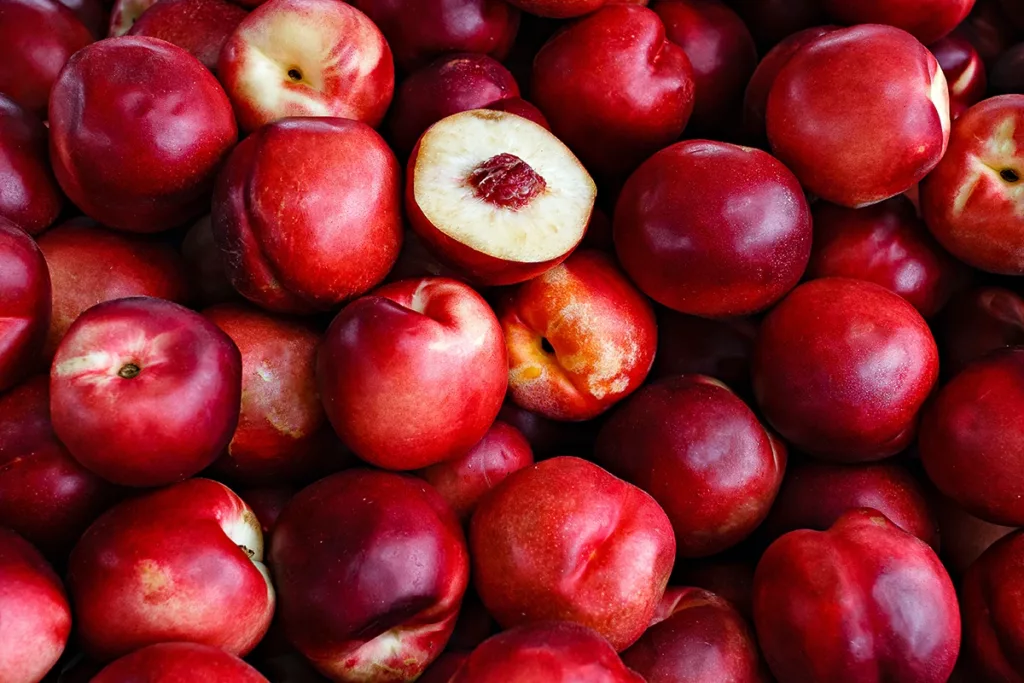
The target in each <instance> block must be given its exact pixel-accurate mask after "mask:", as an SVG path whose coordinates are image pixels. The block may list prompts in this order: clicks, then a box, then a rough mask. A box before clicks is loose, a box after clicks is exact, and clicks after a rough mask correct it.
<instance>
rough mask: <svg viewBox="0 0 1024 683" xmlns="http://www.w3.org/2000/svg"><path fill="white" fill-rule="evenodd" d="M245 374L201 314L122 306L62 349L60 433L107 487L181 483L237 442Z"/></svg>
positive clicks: (54, 398) (105, 312)
mask: <svg viewBox="0 0 1024 683" xmlns="http://www.w3.org/2000/svg"><path fill="white" fill-rule="evenodd" d="M241 376H242V361H241V356H240V354H239V352H238V349H237V348H236V347H235V345H234V343H232V341H231V339H230V337H228V336H227V335H226V334H224V333H223V332H222V331H221V330H220V329H218V328H217V326H216V325H214V324H213V323H212V322H210V321H208V320H207V319H206V318H204V317H203V316H201V315H199V314H198V313H195V312H194V311H190V310H189V309H187V308H185V307H183V306H179V305H178V304H174V303H171V302H169V301H164V300H163V299H153V298H149V297H133V298H129V299H115V300H114V301H108V302H105V303H102V304H98V305H96V306H93V307H92V308H90V309H89V310H88V311H86V312H85V313H83V314H82V315H81V317H79V318H78V320H77V321H75V323H74V324H73V325H72V326H71V329H69V330H68V333H67V335H66V336H65V337H64V339H63V341H61V343H60V346H58V347H57V354H56V355H55V356H54V359H53V365H52V367H51V369H50V411H51V415H52V420H53V429H54V432H56V434H57V436H58V438H59V439H60V440H61V441H62V442H63V443H64V445H65V446H67V448H68V450H69V451H70V452H71V455H73V456H74V457H75V459H76V460H78V462H80V463H81V464H83V465H85V466H86V467H87V468H88V469H90V470H92V471H93V472H96V473H97V474H99V475H100V476H102V477H103V478H104V479H107V480H108V481H112V482H114V483H117V484H124V485H126V486H163V485H166V484H170V483H172V482H176V481H181V480H182V479H186V478H188V477H191V476H193V475H195V474H197V473H198V472H199V471H200V470H202V469H204V468H206V467H208V466H209V465H210V464H211V463H212V462H213V461H214V460H216V459H217V456H218V455H220V454H221V452H222V450H223V449H224V448H225V447H226V446H227V444H228V442H229V441H230V440H231V435H232V434H233V433H234V430H235V425H236V424H237V423H238V411H239V404H240V402H241Z"/></svg>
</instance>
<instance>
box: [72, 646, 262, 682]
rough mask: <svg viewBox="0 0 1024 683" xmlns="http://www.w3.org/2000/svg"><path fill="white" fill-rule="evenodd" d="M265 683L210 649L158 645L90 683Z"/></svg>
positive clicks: (256, 674)
mask: <svg viewBox="0 0 1024 683" xmlns="http://www.w3.org/2000/svg"><path fill="white" fill-rule="evenodd" d="M140 680H145V681H146V683H185V681H188V683H267V679H266V678H264V677H263V676H261V675H260V673H259V672H258V671H256V669H254V668H252V667H251V666H249V665H248V664H246V663H245V662H243V661H242V660H241V659H239V658H238V657H235V656H233V655H230V654H228V653H227V652H224V651H223V650H220V649H218V648H216V647H210V646H209V645H197V644H195V643H160V644H159V645H150V646H149V647H144V648H142V649H141V650H136V651H135V652H133V653H131V654H129V655H125V656H124V657H122V658H121V659H119V660H117V661H116V662H113V663H112V664H110V665H108V666H107V667H106V668H105V669H103V670H102V671H100V672H99V673H98V674H97V675H96V677H95V678H93V679H92V681H91V683H137V682H138V681H140Z"/></svg>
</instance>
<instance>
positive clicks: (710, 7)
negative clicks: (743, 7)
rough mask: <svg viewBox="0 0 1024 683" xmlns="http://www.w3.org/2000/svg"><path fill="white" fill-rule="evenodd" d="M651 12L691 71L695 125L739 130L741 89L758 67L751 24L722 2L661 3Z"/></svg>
mask: <svg viewBox="0 0 1024 683" xmlns="http://www.w3.org/2000/svg"><path fill="white" fill-rule="evenodd" d="M650 7H651V9H652V10H654V11H655V12H656V13H657V14H658V16H659V17H661V20H662V22H664V24H665V35H666V36H668V39H669V40H670V41H672V42H673V43H675V44H677V45H679V46H680V47H682V48H683V50H684V51H685V52H686V56H687V57H688V58H689V59H690V65H691V66H692V67H693V81H694V86H695V87H696V97H695V100H694V105H693V116H692V117H691V119H690V123H691V125H692V126H693V127H694V128H696V129H699V130H702V131H709V130H715V131H723V132H724V131H726V130H728V129H730V128H732V127H733V126H735V124H736V123H737V121H736V120H735V118H736V117H735V114H736V112H737V111H738V109H739V106H740V101H741V100H742V98H743V89H744V88H745V87H746V85H747V81H749V80H750V76H751V74H753V73H754V67H756V66H757V46H756V45H754V39H753V38H752V37H751V35H750V31H749V30H748V29H747V25H746V24H744V23H743V20H742V19H740V18H739V16H738V15H737V14H736V12H734V11H733V10H732V9H730V8H729V7H728V6H727V5H725V4H724V3H722V2H721V1H720V0H658V1H657V2H654V3H652V4H651V6H650Z"/></svg>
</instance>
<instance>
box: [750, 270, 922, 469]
mask: <svg viewBox="0 0 1024 683" xmlns="http://www.w3.org/2000/svg"><path fill="white" fill-rule="evenodd" d="M938 374H939V354H938V350H937V349H936V347H935V340H934V339H933V338H932V334H931V331H930V330H929V329H928V325H927V323H925V321H924V318H922V317H921V314H920V313H918V312H917V310H916V309H914V307H913V306H911V305H910V304H909V303H908V302H907V301H906V300H904V299H903V298H901V297H899V296H897V295H896V294H893V293H892V292H890V291H888V290H886V289H884V288H882V287H880V286H878V285H876V284H872V283H870V282H861V281H859V280H849V279H846V278H822V279H820V280H812V281H811V282H807V283H805V284H803V285H801V286H799V287H797V288H796V289H795V290H793V292H792V293H791V294H790V295H789V296H788V297H786V298H785V299H783V301H782V303H780V304H779V305H778V306H776V307H775V308H774V309H773V310H772V311H771V313H769V314H768V315H767V316H766V317H765V319H764V321H763V322H762V323H761V328H760V332H759V334H758V340H757V344H756V346H755V348H754V359H753V380H754V395H755V397H756V398H757V403H758V405H759V407H760V408H761V411H762V412H763V414H764V416H765V417H766V418H767V420H768V422H769V423H771V425H772V426H773V427H774V428H775V429H776V430H777V431H778V432H779V434H781V435H782V437H783V438H784V439H786V441H788V442H789V443H791V444H792V445H793V446H795V447H796V448H798V449H800V450H802V451H804V452H806V453H810V454H813V455H816V456H818V457H820V458H823V459H826V460H830V461H835V462H863V461H869V460H880V459H881V458H885V457H887V456H890V455H894V454H896V453H898V452H900V451H901V450H903V449H904V448H906V447H907V446H908V445H909V444H910V442H911V441H912V440H913V438H914V434H915V431H916V427H917V420H918V412H919V411H920V409H921V406H922V405H923V404H924V402H925V399H926V398H928V395H929V393H930V392H931V390H932V387H934V386H935V382H936V380H937V379H938Z"/></svg>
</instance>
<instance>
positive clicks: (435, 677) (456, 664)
mask: <svg viewBox="0 0 1024 683" xmlns="http://www.w3.org/2000/svg"><path fill="white" fill-rule="evenodd" d="M467 659H469V653H468V652H442V653H441V656H440V657H438V658H437V659H436V660H435V661H434V663H433V664H431V665H430V666H428V667H427V670H426V671H424V672H423V675H422V676H420V677H419V678H417V679H416V680H417V681H418V683H451V680H452V677H453V676H455V673H456V672H457V671H458V670H459V669H461V668H462V665H463V664H464V663H465V661H466V660H467Z"/></svg>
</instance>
